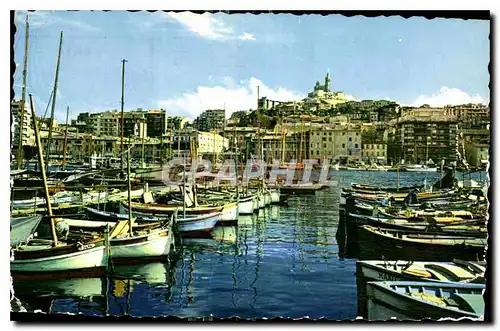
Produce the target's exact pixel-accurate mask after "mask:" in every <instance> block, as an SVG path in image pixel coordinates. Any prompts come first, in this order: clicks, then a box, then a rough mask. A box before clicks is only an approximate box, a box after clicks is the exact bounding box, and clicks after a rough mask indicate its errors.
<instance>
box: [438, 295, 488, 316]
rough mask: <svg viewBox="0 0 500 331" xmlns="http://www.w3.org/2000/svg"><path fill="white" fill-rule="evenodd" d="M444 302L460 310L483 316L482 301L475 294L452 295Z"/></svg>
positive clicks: (480, 297) (481, 298)
mask: <svg viewBox="0 0 500 331" xmlns="http://www.w3.org/2000/svg"><path fill="white" fill-rule="evenodd" d="M445 302H446V303H447V304H448V305H450V306H454V307H458V308H459V309H460V310H465V311H468V312H472V313H475V314H478V315H484V299H483V297H482V296H480V295H477V294H466V293H453V294H452V295H451V296H450V297H449V298H447V299H445Z"/></svg>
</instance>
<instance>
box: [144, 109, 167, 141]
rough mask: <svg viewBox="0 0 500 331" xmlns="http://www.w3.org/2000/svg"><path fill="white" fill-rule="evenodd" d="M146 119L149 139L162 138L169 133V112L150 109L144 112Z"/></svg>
mask: <svg viewBox="0 0 500 331" xmlns="http://www.w3.org/2000/svg"><path fill="white" fill-rule="evenodd" d="M144 117H145V119H146V128H145V129H144V130H145V131H147V137H152V138H160V137H161V136H162V135H164V134H165V133H166V132H167V128H168V117H167V111H166V110H164V109H160V110H156V109H150V110H147V111H145V112H144Z"/></svg>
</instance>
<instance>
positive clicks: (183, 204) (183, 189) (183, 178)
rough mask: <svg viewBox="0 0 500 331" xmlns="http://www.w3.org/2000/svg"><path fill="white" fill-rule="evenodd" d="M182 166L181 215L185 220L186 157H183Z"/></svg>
mask: <svg viewBox="0 0 500 331" xmlns="http://www.w3.org/2000/svg"><path fill="white" fill-rule="evenodd" d="M183 159H184V166H183V167H182V195H183V196H182V213H183V218H184V219H186V156H185V155H184V157H183Z"/></svg>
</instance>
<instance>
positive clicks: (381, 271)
mask: <svg viewBox="0 0 500 331" xmlns="http://www.w3.org/2000/svg"><path fill="white" fill-rule="evenodd" d="M485 271H486V265H485V262H474V261H463V260H453V261H452V262H429V261H427V262H420V261H399V260H398V261H386V260H385V261H381V260H366V261H356V277H360V278H364V280H365V281H367V282H368V281H432V282H480V283H485V279H484V273H485Z"/></svg>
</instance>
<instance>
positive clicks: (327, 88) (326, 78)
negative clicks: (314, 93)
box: [325, 72, 331, 92]
mask: <svg viewBox="0 0 500 331" xmlns="http://www.w3.org/2000/svg"><path fill="white" fill-rule="evenodd" d="M330 81H331V80H330V73H329V72H327V73H326V77H325V92H330Z"/></svg>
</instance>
